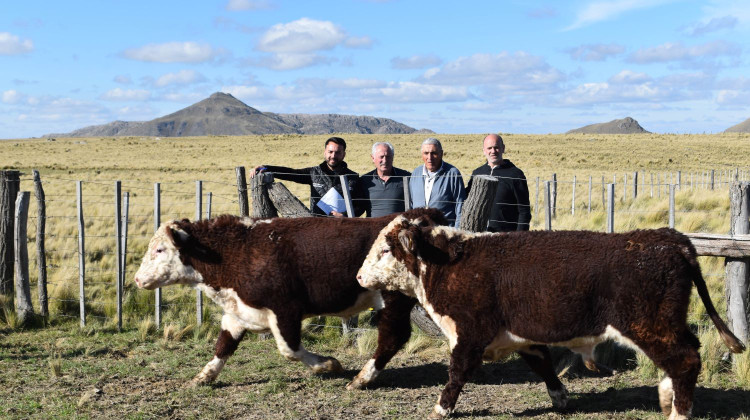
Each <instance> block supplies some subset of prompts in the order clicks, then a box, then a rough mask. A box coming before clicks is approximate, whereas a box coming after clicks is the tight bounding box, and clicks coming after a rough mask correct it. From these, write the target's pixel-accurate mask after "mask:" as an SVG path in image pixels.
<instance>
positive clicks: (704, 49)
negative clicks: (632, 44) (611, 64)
mask: <svg viewBox="0 0 750 420" xmlns="http://www.w3.org/2000/svg"><path fill="white" fill-rule="evenodd" d="M740 51H741V49H740V48H739V47H738V46H736V45H734V44H731V43H729V42H726V41H711V42H707V43H705V44H703V45H696V46H693V47H686V46H685V45H684V44H682V43H681V42H667V43H665V44H662V45H659V46H656V47H651V48H644V49H641V50H638V51H636V52H634V53H633V54H631V55H630V57H629V58H628V61H631V62H634V63H639V64H647V63H659V62H667V61H686V60H694V59H700V58H704V57H718V56H736V55H737V54H739V53H740Z"/></svg>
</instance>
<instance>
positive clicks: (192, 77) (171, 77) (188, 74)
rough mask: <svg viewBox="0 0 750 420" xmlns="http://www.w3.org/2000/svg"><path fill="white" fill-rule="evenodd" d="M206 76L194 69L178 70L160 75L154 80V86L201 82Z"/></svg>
mask: <svg viewBox="0 0 750 420" xmlns="http://www.w3.org/2000/svg"><path fill="white" fill-rule="evenodd" d="M205 80H206V78H205V77H203V75H202V74H200V73H198V72H197V71H195V70H180V71H178V72H177V73H167V74H164V75H162V76H160V77H159V78H158V79H156V81H155V82H154V85H155V86H158V87H164V86H168V85H189V84H193V83H198V82H203V81H205Z"/></svg>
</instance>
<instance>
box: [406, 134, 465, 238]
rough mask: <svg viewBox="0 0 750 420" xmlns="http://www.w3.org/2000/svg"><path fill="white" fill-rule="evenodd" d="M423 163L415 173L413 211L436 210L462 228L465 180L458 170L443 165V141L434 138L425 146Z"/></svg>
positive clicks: (413, 174) (410, 191)
mask: <svg viewBox="0 0 750 420" xmlns="http://www.w3.org/2000/svg"><path fill="white" fill-rule="evenodd" d="M421 152H422V161H423V162H424V165H420V166H418V167H417V168H416V169H414V172H412V173H411V179H410V180H409V195H410V198H411V206H412V208H417V207H430V208H436V209H438V210H440V211H442V212H443V214H445V217H446V218H447V219H448V220H449V221H451V222H452V223H453V226H456V227H458V224H459V222H460V221H461V207H462V206H463V203H464V200H465V199H466V190H465V189H464V180H463V178H461V172H459V171H458V169H456V167H455V166H453V165H451V164H449V163H448V162H444V161H443V146H442V145H441V144H440V140H438V139H436V138H434V137H430V138H428V139H426V140H425V141H423V142H422V148H421Z"/></svg>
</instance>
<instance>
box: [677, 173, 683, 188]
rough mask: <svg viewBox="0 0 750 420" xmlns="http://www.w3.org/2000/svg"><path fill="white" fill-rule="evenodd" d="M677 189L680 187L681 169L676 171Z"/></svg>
mask: <svg viewBox="0 0 750 420" xmlns="http://www.w3.org/2000/svg"><path fill="white" fill-rule="evenodd" d="M677 189H678V190H681V189H682V171H677Z"/></svg>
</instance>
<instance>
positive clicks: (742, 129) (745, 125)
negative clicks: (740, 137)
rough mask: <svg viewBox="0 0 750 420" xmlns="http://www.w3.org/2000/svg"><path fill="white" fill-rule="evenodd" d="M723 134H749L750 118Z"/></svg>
mask: <svg viewBox="0 0 750 420" xmlns="http://www.w3.org/2000/svg"><path fill="white" fill-rule="evenodd" d="M724 132H725V133H750V118H748V119H746V120H745V121H742V122H741V123H739V124H737V125H733V126H731V127H729V128H727V129H726V130H724Z"/></svg>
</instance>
